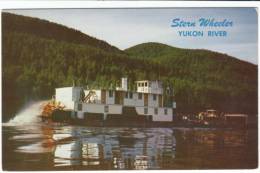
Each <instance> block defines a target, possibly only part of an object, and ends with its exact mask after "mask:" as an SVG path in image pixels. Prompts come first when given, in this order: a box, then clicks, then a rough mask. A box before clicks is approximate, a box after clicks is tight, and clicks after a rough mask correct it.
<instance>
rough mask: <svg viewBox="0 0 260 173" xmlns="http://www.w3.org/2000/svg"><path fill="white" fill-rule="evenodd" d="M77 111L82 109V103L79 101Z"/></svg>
mask: <svg viewBox="0 0 260 173" xmlns="http://www.w3.org/2000/svg"><path fill="white" fill-rule="evenodd" d="M78 111H82V104H81V103H79V104H78Z"/></svg>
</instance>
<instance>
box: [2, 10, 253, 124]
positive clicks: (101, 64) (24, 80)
mask: <svg viewBox="0 0 260 173" xmlns="http://www.w3.org/2000/svg"><path fill="white" fill-rule="evenodd" d="M2 58H3V60H2V67H3V68H2V82H3V84H2V85H3V87H2V93H3V96H2V103H3V115H4V120H5V119H8V118H9V116H12V115H13V114H14V113H15V111H16V110H17V108H18V107H20V106H22V105H23V104H24V103H25V102H26V101H28V100H31V99H46V98H51V96H52V95H53V94H54V89H55V88H56V87H63V86H71V85H72V83H73V80H74V81H75V83H76V85H79V86H84V87H99V88H111V87H113V88H115V87H116V85H119V83H120V78H121V77H123V76H127V77H128V79H129V82H130V83H131V86H130V87H131V88H133V85H134V81H135V80H141V79H151V80H156V79H160V80H162V81H163V82H164V84H165V85H164V86H165V87H167V86H172V87H173V88H174V91H175V98H176V102H177V107H178V110H177V111H178V112H186V113H187V112H198V111H201V110H204V109H206V108H215V109H218V110H220V111H227V112H245V113H254V114H255V113H256V112H257V66H256V65H252V64H249V63H246V62H242V61H239V60H237V59H235V58H232V57H229V56H227V55H224V54H220V53H216V52H211V51H206V50H186V49H179V48H173V47H170V46H167V45H162V44H158V43H147V44H142V45H137V46H135V47H132V48H130V49H127V50H126V51H125V52H124V51H121V50H119V49H117V48H115V47H114V46H111V45H109V44H107V43H106V42H104V41H101V40H97V39H95V38H93V37H90V36H87V35H85V34H83V33H81V32H79V31H76V30H74V29H70V28H67V27H64V26H62V25H58V24H54V23H51V22H48V21H44V20H40V19H36V18H30V17H25V16H18V15H14V14H9V13H3V14H2Z"/></svg>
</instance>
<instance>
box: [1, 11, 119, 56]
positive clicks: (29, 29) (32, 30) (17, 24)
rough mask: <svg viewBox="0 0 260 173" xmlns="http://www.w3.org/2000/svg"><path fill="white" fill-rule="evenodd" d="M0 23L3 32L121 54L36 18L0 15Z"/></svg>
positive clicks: (74, 31)
mask: <svg viewBox="0 0 260 173" xmlns="http://www.w3.org/2000/svg"><path fill="white" fill-rule="evenodd" d="M2 23H3V25H2V26H3V28H2V30H3V32H5V31H9V32H11V31H12V32H23V33H28V34H33V35H37V36H38V37H43V38H47V39H55V40H57V41H66V42H71V43H76V44H86V45H89V46H93V47H96V48H99V49H102V50H106V51H112V52H121V53H123V52H122V51H120V50H119V49H118V48H116V47H114V46H111V45H109V44H108V43H106V42H105V41H103V40H98V39H96V38H94V37H90V36H88V35H86V34H84V33H82V32H80V31H77V30H75V29H72V28H68V27H66V26H63V25H59V24H56V23H53V22H49V21H46V20H41V19H38V18H32V17H25V16H21V15H15V14H11V13H2Z"/></svg>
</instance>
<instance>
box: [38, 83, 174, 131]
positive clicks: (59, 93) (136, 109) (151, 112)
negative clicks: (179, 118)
mask: <svg viewBox="0 0 260 173" xmlns="http://www.w3.org/2000/svg"><path fill="white" fill-rule="evenodd" d="M135 85H136V89H135V90H129V89H128V81H127V78H122V80H121V86H120V87H117V88H116V89H84V88H83V87H76V86H72V87H63V88H56V90H55V96H54V98H53V100H52V101H51V102H49V103H48V104H47V105H45V106H44V108H43V112H42V118H43V119H51V120H52V121H55V122H70V123H77V124H83V125H84V124H85V125H97V124H100V125H104V124H105V125H127V126H132V125H149V124H171V123H172V122H173V119H174V116H175V109H176V102H175V101H174V97H173V89H170V88H169V87H168V88H167V90H166V92H164V89H163V84H162V82H161V81H149V80H143V81H136V82H135Z"/></svg>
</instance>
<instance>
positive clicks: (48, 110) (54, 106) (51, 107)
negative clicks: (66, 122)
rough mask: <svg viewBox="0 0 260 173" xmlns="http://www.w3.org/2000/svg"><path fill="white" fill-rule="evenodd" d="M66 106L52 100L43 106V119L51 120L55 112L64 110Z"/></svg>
mask: <svg viewBox="0 0 260 173" xmlns="http://www.w3.org/2000/svg"><path fill="white" fill-rule="evenodd" d="M64 108H65V106H64V105H62V104H61V103H60V102H56V101H55V99H52V100H51V101H49V102H48V103H46V104H45V105H44V106H43V111H42V117H44V118H50V117H51V116H52V113H53V112H54V111H55V110H64Z"/></svg>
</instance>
